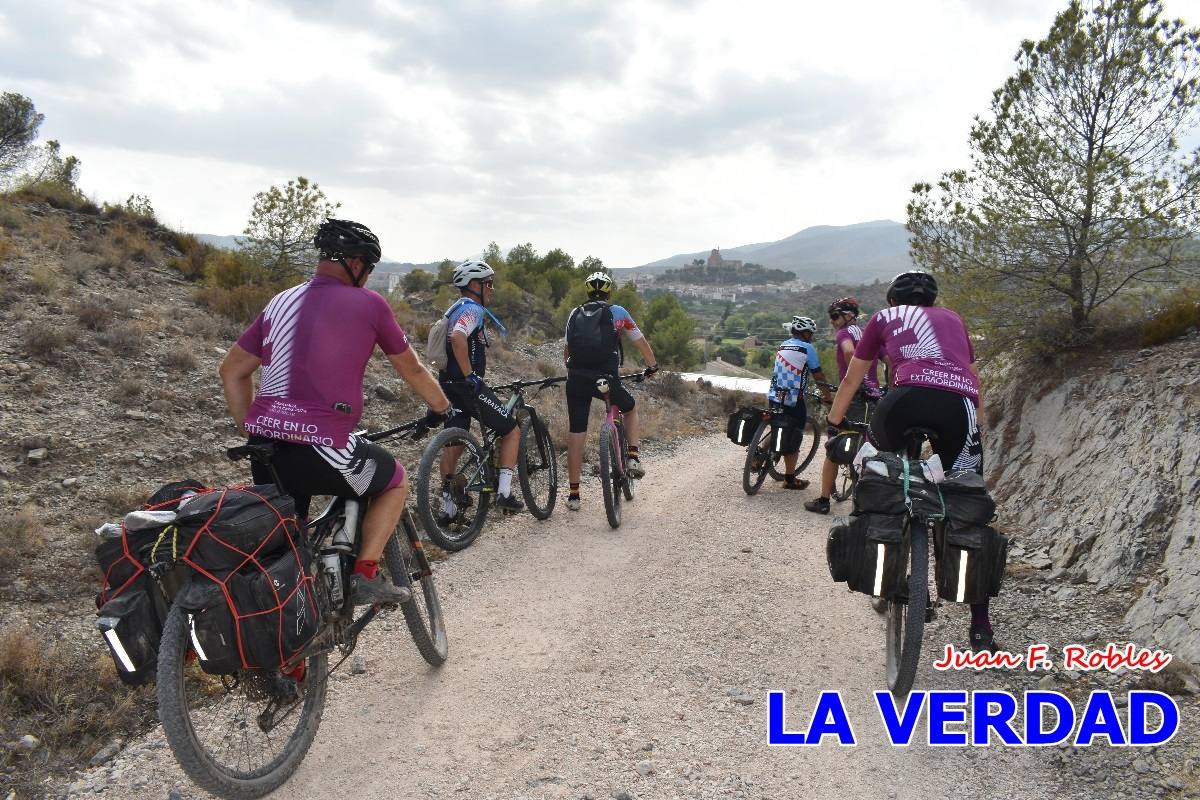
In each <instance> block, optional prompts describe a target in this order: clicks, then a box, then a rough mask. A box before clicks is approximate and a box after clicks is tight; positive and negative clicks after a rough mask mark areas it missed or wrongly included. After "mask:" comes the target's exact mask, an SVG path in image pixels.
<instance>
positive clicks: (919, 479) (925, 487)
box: [854, 453, 943, 519]
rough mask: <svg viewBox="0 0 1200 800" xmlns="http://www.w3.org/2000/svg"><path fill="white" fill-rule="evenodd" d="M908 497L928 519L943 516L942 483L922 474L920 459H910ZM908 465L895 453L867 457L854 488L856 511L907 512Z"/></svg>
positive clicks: (862, 512)
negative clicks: (937, 482)
mask: <svg viewBox="0 0 1200 800" xmlns="http://www.w3.org/2000/svg"><path fill="white" fill-rule="evenodd" d="M909 469H910V473H909V477H908V499H909V500H910V501H911V502H912V510H913V513H914V514H916V515H918V516H920V517H922V518H926V519H938V518H940V517H941V515H942V513H943V511H942V508H943V506H942V500H941V496H940V494H939V492H938V484H934V483H929V482H928V481H926V480H925V478H924V477H923V476H922V475H921V466H920V464H919V463H918V462H915V461H912V462H909ZM906 512H907V507H906V505H905V502H904V464H903V461H902V460H901V458H900V456H898V455H896V454H895V453H877V454H876V455H873V456H871V457H870V458H867V459H864V460H863V464H862V469H860V470H859V477H858V483H857V484H856V485H855V487H854V513H855V514H904V513H906Z"/></svg>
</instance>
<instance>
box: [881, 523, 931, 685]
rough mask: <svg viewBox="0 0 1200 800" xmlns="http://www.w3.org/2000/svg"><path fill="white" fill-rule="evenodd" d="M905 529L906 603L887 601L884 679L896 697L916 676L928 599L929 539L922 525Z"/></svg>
mask: <svg viewBox="0 0 1200 800" xmlns="http://www.w3.org/2000/svg"><path fill="white" fill-rule="evenodd" d="M906 525H907V527H908V529H909V555H910V559H909V573H908V602H906V603H902V602H898V601H897V600H894V599H889V601H888V612H887V637H886V639H887V648H886V649H887V660H886V666H887V679H888V689H890V690H891V692H892V695H893V696H895V697H897V698H903V697H905V696H906V695H907V694H908V693H909V691H910V690H911V689H912V686H913V681H914V680H915V679H916V677H917V667H918V666H919V663H918V662H919V660H920V658H921V639H922V637H923V636H924V635H925V606H926V604H927V603H928V600H929V594H928V592H929V539H928V536H927V531H926V530H925V526H924V525H913V524H912V520H911V519H910V520H909V521H908V523H906Z"/></svg>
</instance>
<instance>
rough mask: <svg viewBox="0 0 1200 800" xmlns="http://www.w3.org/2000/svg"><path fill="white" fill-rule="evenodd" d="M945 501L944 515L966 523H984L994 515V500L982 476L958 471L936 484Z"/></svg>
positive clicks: (989, 520)
mask: <svg viewBox="0 0 1200 800" xmlns="http://www.w3.org/2000/svg"><path fill="white" fill-rule="evenodd" d="M938 486H939V488H941V490H942V500H944V501H945V503H946V517H947V518H948V519H952V520H956V521H958V522H962V523H965V524H967V525H986V524H988V523H989V522H991V521H992V519H994V518H995V516H996V501H995V500H993V499H992V496H991V495H990V494H988V490H987V485H986V484H985V483H984V480H983V476H982V475H980V474H979V473H977V472H959V473H955V474H953V475H949V476H947V477H946V480H944V481H942V482H941V483H940V484H938Z"/></svg>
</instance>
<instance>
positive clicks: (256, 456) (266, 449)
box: [225, 444, 275, 464]
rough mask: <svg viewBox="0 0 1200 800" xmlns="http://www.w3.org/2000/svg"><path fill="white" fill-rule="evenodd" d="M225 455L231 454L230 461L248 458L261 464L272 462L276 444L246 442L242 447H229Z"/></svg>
mask: <svg viewBox="0 0 1200 800" xmlns="http://www.w3.org/2000/svg"><path fill="white" fill-rule="evenodd" d="M225 455H227V456H229V460H230V461H241V460H242V459H243V458H248V459H250V460H251V461H254V462H256V463H259V464H270V463H271V460H272V459H273V458H275V445H273V444H244V445H241V446H240V447H230V448H228V449H227V450H226V451H225Z"/></svg>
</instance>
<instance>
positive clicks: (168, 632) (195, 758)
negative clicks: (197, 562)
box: [157, 606, 329, 800]
mask: <svg viewBox="0 0 1200 800" xmlns="http://www.w3.org/2000/svg"><path fill="white" fill-rule="evenodd" d="M188 619H189V615H188V612H187V611H185V610H184V609H183V608H181V607H180V606H173V607H172V608H171V610H170V612H169V613H168V614H167V619H166V622H165V624H164V625H163V632H162V638H161V640H160V644H159V650H158V687H157V693H158V716H159V719H160V720H161V721H162V726H163V731H164V733H165V734H166V737H167V743H168V744H169V745H170V747H171V752H172V753H173V754H174V755H175V760H176V761H177V762H179V766H181V767H182V768H183V771H184V772H186V773H187V775H188V777H189V778H191V779H192V781H193V782H195V784H196V785H197V786H199V787H200V788H202V789H205V790H206V791H209V792H212V793H213V794H215V795H217V796H219V797H225V798H233V800H249V798H257V797H262V796H263V795H266V794H269V793H271V792H273V791H275V790H276V789H278V788H279V787H280V786H282V785H283V784H284V782H286V781H287V780H288V778H290V777H291V776H292V774H293V773H295V771H296V770H297V769H298V768H299V767H300V763H301V762H302V761H303V760H304V756H305V755H306V754H307V753H308V749H309V747H310V746H312V742H313V739H314V738H315V737H316V735H317V728H318V727H319V726H320V724H321V715H322V713H323V712H324V709H325V694H326V688H327V682H328V678H329V675H328V656H327V655H326V654H325V653H319V654H317V655H315V656H311V657H309V658H308V660H307V667H306V669H307V676H306V678H305V687H306V688H305V693H304V701H303V706H302V707H301V708H300V710H299V715H300V716H299V717H298V719H297V721H296V727H295V729H294V730H293V731H292V733H291V735H290V736H288V738H287V740H286V741H285V742H284V746H283V749H282V751H281V752H280V753H279V754H278V755H276V756H275V757H274V758H273V759H271V760H270V761H268V762H267V763H266V764H264V765H262V766H259V767H257V768H254V769H247V770H241V769H240V764H237V765H232V766H231V765H229V764H225V763H223V762H222V760H221V759H220V758H219V757H218V756H217V755H216V754H215V753H213V752H211V750H210V748H209V747H206V746H205V745H204V744H203V743H201V741H200V737H199V735H198V733H197V730H196V726H195V725H193V720H192V717H193V714H192V713H190V711H189V703H188V694H189V689H191V690H192V694H193V696H194V697H195V698H196V700H195V703H193V704H191V705H194V709H193V710H194V712H195V715H196V716H197V722H198V723H199V725H200V727H201V728H208V729H210V730H209V731H207V732H211V729H212V728H213V727H214V725H213V724H212V723H211V720H215V719H217V718H218V716H219V714H221V713H222V711H223V710H224V711H232V712H233V713H234V714H237V712H238V708H237V707H238V706H239V705H240V711H241V715H242V716H241V718H240V722H235V721H233V720H231V724H230V726H229V729H228V731H227V734H226V735H225V736H224V737H221V736H219V735H218V737H217V740H218V741H220V742H221V743H222V744H224V745H226V746H229V747H235V746H237V745H238V744H241V745H242V746H243V747H245V748H247V749H246V750H245V751H244V752H243V753H242V754H241V755H244V756H246V758H247V764H248V765H249V763H250V762H249V759H250V757H251V752H250V751H251V750H255V749H261V748H258V747H257V745H258V743H257V742H256V743H251V742H249V741H248V738H247V737H250V736H254V735H255V732H258V731H260V729H259V727H258V724H257V722H256V715H255V714H254V711H253V710H252V704H253V703H254V702H256V701H255V700H253V699H252V697H253V695H252V694H251V691H250V687H251V683H250V682H251V681H252V680H261V679H262V677H263V674H262V673H259V674H258V675H254V674H252V673H249V672H244V673H239V676H238V684H237V685H236V686H235V688H234V689H232V690H229V689H226V690H225V691H226V694H225V696H224V697H221V696H220V694H219V691H220V689H219V687H221V686H223V685H224V684H223V681H222V680H221V678H219V677H217V676H213V675H206V674H205V673H204V672H203V671H201V669H200V667H199V665H198V663H197V662H195V661H194V660H193V661H192V662H190V663H189V660H188V654H189V651H190V650H191V645H190V643H189V640H188ZM214 690H216V692H214ZM235 695H236V696H238V697H240V698H241V702H240V703H238V702H237V701H236V700H233V701H230V702H228V703H224V702H223V701H224V700H226V699H227V698H230V697H234V696H235ZM257 702H261V701H257ZM223 705H224V706H226V708H225V709H222V708H221V706H223ZM247 714H249V715H250V716H249V719H246V718H245V715H247ZM202 718H203V719H206V720H208V721H201V720H202ZM256 738H258V739H259V740H260V741H263V742H265V743H266V744H267V745H270V744H271V739H270V738H269V736H267V737H264V736H258V737H256ZM240 760H241V759H240V757H239V759H238V761H239V762H240Z"/></svg>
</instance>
